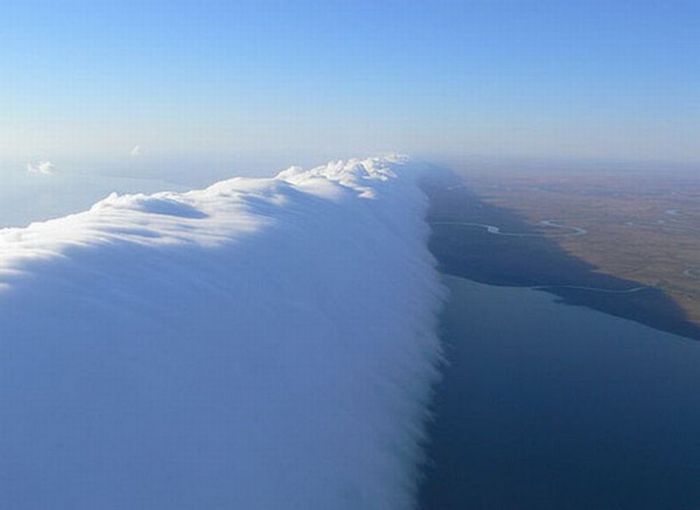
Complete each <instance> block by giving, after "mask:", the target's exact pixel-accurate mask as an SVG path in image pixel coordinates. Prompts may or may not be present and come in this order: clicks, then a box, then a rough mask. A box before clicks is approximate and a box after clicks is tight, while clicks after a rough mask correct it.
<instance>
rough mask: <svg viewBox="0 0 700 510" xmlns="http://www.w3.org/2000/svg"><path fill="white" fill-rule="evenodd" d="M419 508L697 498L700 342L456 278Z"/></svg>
mask: <svg viewBox="0 0 700 510" xmlns="http://www.w3.org/2000/svg"><path fill="white" fill-rule="evenodd" d="M445 283H446V284H447V286H448V287H449V289H450V292H451V297H450V301H449V303H448V304H447V308H446V310H445V312H444V315H443V321H442V334H443V339H444V342H445V348H446V356H447V360H448V363H447V365H446V366H445V372H444V379H443V381H442V382H441V383H440V385H439V386H438V387H437V392H436V400H435V403H434V413H435V420H434V422H433V423H432V424H431V426H430V437H431V442H430V444H429V447H428V458H429V461H428V465H427V467H426V472H425V480H424V483H423V485H422V487H421V491H420V508H421V509H422V510H450V509H463V508H478V509H517V510H529V509H533V510H535V509H537V510H539V509H542V508H566V509H575V510H578V509H581V510H584V509H585V510H588V509H591V508H600V509H613V508H615V509H617V508H620V509H630V510H632V509H634V510H638V509H647V508H648V509H652V508H653V509H658V508H673V509H691V508H698V504H700V484H698V483H697V480H700V443H699V442H698V441H697V440H696V439H695V438H696V437H697V430H699V429H700V391H698V390H700V371H699V370H697V367H698V366H700V344H698V343H697V342H694V341H692V340H688V339H685V338H682V337H679V336H675V335H671V334H668V333H662V332H659V331H656V330H654V329H652V328H650V327H646V326H644V325H641V324H638V323H635V322H632V321H629V320H624V319H621V318H617V317H613V316H610V315H608V314H605V313H601V312H599V311H595V310H592V309H588V308H585V307H572V306H566V305H565V304H563V303H561V302H558V301H557V299H556V297H554V296H552V295H550V294H548V293H543V292H538V291H536V290H532V289H524V288H512V287H504V286H492V285H484V284H480V283H476V282H473V281H469V280H465V279H462V278H458V277H453V276H446V277H445Z"/></svg>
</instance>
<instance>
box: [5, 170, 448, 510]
mask: <svg viewBox="0 0 700 510" xmlns="http://www.w3.org/2000/svg"><path fill="white" fill-rule="evenodd" d="M412 172H413V170H412V164H411V163H409V162H408V161H406V160H403V159H400V158H393V159H370V160H364V161H348V162H345V163H342V162H339V163H333V164H329V165H327V166H323V167H319V168H315V169H312V170H308V171H303V170H301V169H297V168H292V169H289V170H287V171H285V172H282V173H281V174H279V175H278V176H277V177H276V178H272V179H241V178H235V179H231V180H227V181H223V182H219V183H217V184H214V185H213V186H211V187H209V188H207V189H204V190H198V191H191V192H188V193H182V194H176V193H158V194H155V195H127V196H118V195H112V196H110V197H108V198H106V199H105V200H103V201H101V202H99V203H97V204H96V205H95V206H93V207H92V208H91V209H90V210H89V211H86V212H84V213H80V214H75V215H72V216H67V217H64V218H60V219H56V220H52V221H47V222H44V223H35V224H32V225H30V226H29V227H27V228H24V229H4V230H0V413H1V415H2V422H1V425H0V487H2V490H1V491H0V507H2V508H12V509H17V510H25V509H27V510H28V509H32V510H33V509H40V508H41V509H45V508H71V509H91V510H92V509H95V508H100V509H103V510H104V509H134V508H149V509H168V510H172V509H180V508H183V509H184V508H188V509H190V508H207V509H213V508H250V509H252V508H264V509H276V508H280V509H281V508H284V509H290V508H292V509H293V508H298V509H314V508H318V509H331V508H332V509H343V508H347V509H358V508H363V509H372V508H376V509H379V508H381V509H386V508H397V509H398V508H410V507H411V505H412V504H413V492H414V486H415V483H414V482H415V475H416V467H417V465H418V462H419V461H420V454H421V450H420V447H419V442H420V440H421V435H422V433H423V423H424V420H425V417H426V402H427V400H428V398H429V393H430V383H431V381H433V380H434V378H435V376H436V368H435V367H436V361H437V359H438V358H439V354H440V349H439V343H438V341H437V339H436V336H435V320H436V319H435V313H436V310H437V308H438V306H439V302H440V297H441V293H442V290H441V287H440V284H439V280H438V277H437V274H436V272H435V269H434V261H433V259H432V257H431V256H430V254H429V252H428V250H427V247H426V240H427V235H428V228H427V226H426V224H425V222H424V213H425V207H426V199H425V197H424V196H423V195H422V193H421V192H420V191H419V189H418V187H417V186H416V185H415V182H414V179H413V178H412V176H411V174H412Z"/></svg>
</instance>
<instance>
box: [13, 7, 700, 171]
mask: <svg viewBox="0 0 700 510" xmlns="http://www.w3.org/2000/svg"><path fill="white" fill-rule="evenodd" d="M698 26H700V4H698V3H696V2H645V1H635V2H629V1H617V2H598V1H590V2H568V1H559V2H556V1H543V2H534V1H531V2H526V1H497V0H494V1H474V2H467V1H462V2H451V1H435V2H427V1H426V2H420V1H403V2H398V1H372V2H370V1H345V2H340V1H319V2H311V1H288V2H270V1H255V2H253V1H237V2H231V1H228V2H224V1H221V2H215V1H200V2H183V1H177V0H173V1H165V0H162V1H138V2H136V1H127V0H122V1H119V2H114V1H97V2H95V1H66V2H55V1H44V2H39V1H33V0H29V1H26V0H25V1H19V0H5V1H4V2H3V5H2V15H1V16H0V76H2V80H0V112H1V114H2V122H0V161H19V162H29V161H52V162H54V163H56V162H58V163H57V165H58V166H59V167H60V162H61V161H62V160H70V161H80V160H91V161H95V160H97V161H105V162H110V161H111V162H112V163H113V164H117V162H118V161H121V160H128V159H129V158H132V159H133V158H146V157H149V156H153V155H157V156H158V157H162V158H175V159H176V158H178V157H183V158H190V159H192V158H194V159H195V160H196V158H197V157H198V155H206V154H219V155H221V154H224V155H231V154H268V155H269V154H285V153H294V154H309V155H323V157H325V156H326V155H328V156H332V155H333V154H337V155H338V156H340V157H344V156H347V155H351V154H354V153H358V155H363V154H371V153H378V152H386V151H400V152H407V153H419V154H443V155H449V156H459V155H465V154H483V155H492V156H518V155H523V156H531V157H556V158H561V157H564V158H566V157H572V158H620V159H629V160H649V159H659V160H668V161H678V162H698V161H700V143H698V140H699V139H700V87H699V86H698V84H699V83H700V80H699V78H700V70H699V65H700V38H699V36H698V32H697V29H698ZM120 158H121V159H120Z"/></svg>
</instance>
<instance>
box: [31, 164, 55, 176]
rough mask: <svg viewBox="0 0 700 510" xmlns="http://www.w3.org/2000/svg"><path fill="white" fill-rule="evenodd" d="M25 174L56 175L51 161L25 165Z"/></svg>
mask: <svg viewBox="0 0 700 510" xmlns="http://www.w3.org/2000/svg"><path fill="white" fill-rule="evenodd" d="M27 172H29V173H30V174H43V175H53V174H54V173H56V166H55V165H54V164H53V163H51V161H37V162H36V163H33V162H31V161H30V162H29V163H27Z"/></svg>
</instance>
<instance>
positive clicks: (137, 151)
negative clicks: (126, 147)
mask: <svg viewBox="0 0 700 510" xmlns="http://www.w3.org/2000/svg"><path fill="white" fill-rule="evenodd" d="M129 154H131V157H133V158H135V157H136V156H140V155H141V146H140V145H134V148H133V149H131V151H130V152H129Z"/></svg>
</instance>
